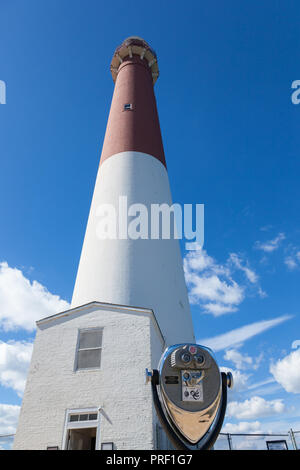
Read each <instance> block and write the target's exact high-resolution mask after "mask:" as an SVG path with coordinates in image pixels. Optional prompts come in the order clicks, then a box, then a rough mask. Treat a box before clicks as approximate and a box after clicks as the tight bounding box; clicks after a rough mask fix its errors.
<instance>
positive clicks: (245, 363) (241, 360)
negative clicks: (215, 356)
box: [224, 349, 256, 370]
mask: <svg viewBox="0 0 300 470" xmlns="http://www.w3.org/2000/svg"><path fill="white" fill-rule="evenodd" d="M224 359H225V360H226V361H231V362H233V363H234V365H235V367H236V368H237V369H241V370H242V369H249V368H255V367H256V365H255V363H254V362H255V361H254V360H253V359H252V357H250V356H248V355H247V354H242V353H240V352H239V351H237V350H236V349H228V350H227V351H226V353H225V356H224Z"/></svg>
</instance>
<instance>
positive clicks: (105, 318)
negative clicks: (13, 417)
mask: <svg viewBox="0 0 300 470" xmlns="http://www.w3.org/2000/svg"><path fill="white" fill-rule="evenodd" d="M88 328H103V337H102V352H101V366H100V368H98V369H90V370H76V351H77V347H78V332H79V330H81V329H88ZM164 347H165V344H164V338H163V336H162V333H161V331H160V328H159V326H158V323H157V321H156V318H155V315H154V313H153V312H152V311H151V310H149V309H143V308H133V307H126V306H119V305H112V304H104V303H100V302H92V303H90V304H87V305H83V306H80V307H77V308H74V309H71V310H68V311H66V312H63V313H60V314H58V315H54V316H52V317H48V318H46V319H43V320H41V321H39V322H37V335H36V339H35V343H34V350H33V356H32V360H31V366H30V370H29V374H28V378H27V384H26V389H25V393H24V398H23V403H22V409H21V414H20V419H19V425H18V429H17V433H16V437H15V441H14V449H42V450H43V449H47V447H54V448H55V447H58V448H59V449H67V448H68V447H69V448H70V447H71V448H72V446H74V445H77V446H79V447H80V446H81V448H85V447H84V446H85V438H90V439H91V438H92V437H89V436H93V438H94V439H95V448H96V449H101V446H103V444H105V443H106V445H108V446H109V445H110V444H108V443H113V448H114V449H117V450H118V449H119V450H126V449H155V448H157V446H158V445H159V444H158V443H157V442H156V436H157V427H156V416H155V412H154V409H153V404H152V395H151V387H150V386H149V385H146V384H145V375H144V374H145V368H146V367H148V368H156V367H157V364H158V360H159V358H160V356H161V354H162V352H163V350H164ZM71 414H75V415H76V414H79V415H82V414H83V415H85V416H83V418H84V419H83V420H82V421H81V418H82V416H81V418H80V420H78V421H70V415H71ZM95 415H96V419H95ZM87 416H90V417H91V418H92V419H91V420H88V419H85V418H87ZM80 430H81V431H80ZM82 430H83V431H82ZM80 433H81V434H80Z"/></svg>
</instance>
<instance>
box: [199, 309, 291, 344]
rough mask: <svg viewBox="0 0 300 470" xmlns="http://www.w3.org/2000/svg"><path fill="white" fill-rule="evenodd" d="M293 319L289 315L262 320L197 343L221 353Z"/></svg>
mask: <svg viewBox="0 0 300 470" xmlns="http://www.w3.org/2000/svg"><path fill="white" fill-rule="evenodd" d="M291 318H293V317H292V316H291V315H283V316H281V317H277V318H274V319H273V320H262V321H259V322H255V323H250V324H249V325H245V326H242V327H240V328H236V329H235V330H231V331H228V332H227V333H223V334H221V335H218V336H213V337H211V338H203V339H199V340H198V341H197V342H198V343H199V344H203V345H204V346H208V347H209V348H211V349H213V350H214V351H222V350H223V349H227V348H229V347H232V346H235V345H237V344H240V343H242V342H244V341H246V340H248V339H251V338H253V336H256V335H258V334H260V333H263V332H264V331H266V330H269V329H270V328H273V327H274V326H277V325H280V323H283V322H285V321H287V320H289V319H291Z"/></svg>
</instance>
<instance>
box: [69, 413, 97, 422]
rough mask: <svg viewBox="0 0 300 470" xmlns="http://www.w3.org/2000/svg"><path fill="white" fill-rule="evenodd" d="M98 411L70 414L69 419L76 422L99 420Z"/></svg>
mask: <svg viewBox="0 0 300 470" xmlns="http://www.w3.org/2000/svg"><path fill="white" fill-rule="evenodd" d="M97 419H98V413H89V414H86V413H80V414H69V421H70V422H71V423H75V422H78V421H95V420H96V421H97Z"/></svg>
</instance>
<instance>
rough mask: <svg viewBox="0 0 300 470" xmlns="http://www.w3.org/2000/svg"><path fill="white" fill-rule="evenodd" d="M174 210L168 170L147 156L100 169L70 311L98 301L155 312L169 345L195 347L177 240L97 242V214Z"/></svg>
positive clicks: (116, 159)
mask: <svg viewBox="0 0 300 470" xmlns="http://www.w3.org/2000/svg"><path fill="white" fill-rule="evenodd" d="M120 196H126V197H127V202H128V206H130V205H131V204H136V203H139V204H143V205H145V206H146V207H147V208H148V209H149V213H150V206H151V204H163V203H166V204H168V205H169V206H171V205H172V198H171V192H170V187H169V180H168V174H167V170H166V168H165V166H164V165H162V164H161V162H160V161H159V160H158V159H156V158H154V157H153V156H151V155H147V154H145V153H140V152H122V153H119V154H117V155H113V156H111V157H109V158H108V159H107V160H105V161H104V163H103V164H102V165H101V166H100V168H99V172H98V176H97V181H96V184H95V191H94V196H93V201H92V205H91V210H90V215H89V220H88V225H87V230H86V235H85V240H84V244H83V248H82V254H81V259H80V264H79V269H78V274H77V279H76V283H75V288H74V294H73V300H72V306H73V307H75V306H78V305H82V304H85V303H87V302H91V301H94V300H98V301H101V302H109V303H116V304H121V305H130V306H137V307H145V308H150V309H152V310H153V311H154V312H155V315H156V318H157V320H158V322H159V325H160V328H161V330H162V332H163V334H164V337H165V339H166V343H167V344H174V343H177V342H185V341H193V339H194V338H193V325H192V320H191V315H190V307H189V303H188V297H187V290H186V284H185V280H184V275H183V269H182V258H181V254H180V247H179V242H178V240H176V239H169V240H163V239H158V240H153V239H151V238H150V237H149V238H148V239H146V240H142V239H139V240H132V239H130V238H129V237H128V238H127V239H124V240H119V239H118V240H111V239H106V240H100V239H99V237H98V236H97V225H98V223H99V220H100V217H99V215H98V213H97V212H98V208H99V207H100V206H101V205H103V204H111V205H112V206H113V207H115V208H116V209H117V208H118V206H119V198H120Z"/></svg>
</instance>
